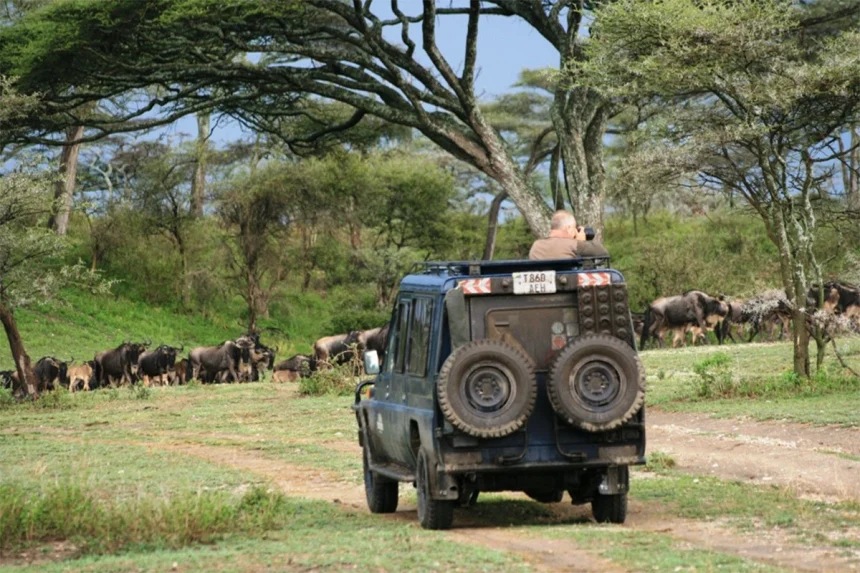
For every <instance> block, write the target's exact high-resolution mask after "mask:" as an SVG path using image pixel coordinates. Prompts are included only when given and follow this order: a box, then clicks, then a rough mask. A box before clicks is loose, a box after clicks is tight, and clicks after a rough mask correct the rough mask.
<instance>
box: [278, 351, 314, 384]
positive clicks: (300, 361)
mask: <svg viewBox="0 0 860 573" xmlns="http://www.w3.org/2000/svg"><path fill="white" fill-rule="evenodd" d="M314 370H316V364H315V363H314V359H313V357H311V356H308V355H306V354H296V355H295V356H292V357H290V358H288V359H286V360H282V361H281V362H278V363H277V364H276V365H275V371H274V372H273V373H272V381H273V382H296V381H297V380H298V379H299V378H307V377H308V376H310V375H311V374H313V372H314Z"/></svg>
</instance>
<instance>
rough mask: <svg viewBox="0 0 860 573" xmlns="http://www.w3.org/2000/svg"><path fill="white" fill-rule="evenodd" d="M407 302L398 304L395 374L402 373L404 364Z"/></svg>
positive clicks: (406, 334)
mask: <svg viewBox="0 0 860 573" xmlns="http://www.w3.org/2000/svg"><path fill="white" fill-rule="evenodd" d="M410 306H411V305H410V304H409V302H408V301H404V302H401V303H400V312H399V315H398V317H397V357H396V360H395V361H394V370H395V372H403V367H404V365H405V364H406V342H407V341H408V340H409V308H410Z"/></svg>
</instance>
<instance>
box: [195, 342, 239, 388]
mask: <svg viewBox="0 0 860 573" xmlns="http://www.w3.org/2000/svg"><path fill="white" fill-rule="evenodd" d="M242 342H243V344H242V345H240V344H237V342H236V341H233V340H227V341H225V342H223V343H222V344H220V345H218V346H201V347H199V348H195V349H193V350H192V351H191V353H190V354H189V355H188V361H189V363H190V365H191V377H192V378H194V379H196V380H200V381H201V382H224V381H226V380H227V377H228V376H229V379H232V380H233V381H238V380H239V373H238V368H239V366H240V365H241V361H242V353H243V351H246V350H247V349H248V346H246V345H245V341H244V340H243V341H242Z"/></svg>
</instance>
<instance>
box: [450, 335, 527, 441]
mask: <svg viewBox="0 0 860 573" xmlns="http://www.w3.org/2000/svg"><path fill="white" fill-rule="evenodd" d="M436 388H437V390H438V394H439V407H440V408H441V410H442V414H443V415H444V416H445V419H446V420H448V421H449V422H451V424H453V426H454V427H455V428H458V429H459V430H462V431H463V432H465V433H467V434H469V435H470V436H475V437H477V438H501V437H502V436H507V435H508V434H512V433H513V432H516V431H517V430H519V429H520V428H522V427H523V424H525V423H526V420H528V418H529V416H530V415H531V413H532V411H533V410H534V406H535V400H536V399H537V380H536V378H535V366H534V362H533V361H532V359H531V358H530V357H529V356H528V355H527V354H526V353H525V352H524V351H523V350H522V349H520V348H516V347H515V346H512V345H511V344H508V343H506V342H502V341H500V340H488V339H483V340H474V341H472V342H467V343H466V344H464V345H463V346H461V347H459V348H458V349H457V350H455V351H454V352H452V353H451V355H450V356H449V357H448V359H447V360H446V361H445V363H444V364H443V365H442V369H441V370H440V371H439V378H438V379H437V381H436Z"/></svg>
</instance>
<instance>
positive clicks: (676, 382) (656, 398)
mask: <svg viewBox="0 0 860 573" xmlns="http://www.w3.org/2000/svg"><path fill="white" fill-rule="evenodd" d="M839 347H840V352H841V354H842V355H843V357H844V358H845V359H846V362H847V363H848V364H849V365H850V366H851V367H852V368H854V370H857V371H860V338H848V339H841V340H840V341H839ZM813 348H814V345H813ZM717 354H724V355H725V356H726V357H727V360H726V361H725V365H724V366H722V367H720V368H719V369H717V368H714V369H713V370H714V371H716V374H717V375H718V377H719V375H723V376H724V378H725V384H723V386H725V392H724V393H722V394H721V395H712V396H707V397H704V396H702V395H701V392H700V391H699V390H700V388H701V386H702V384H703V379H702V376H701V375H700V374H697V373H696V370H695V369H696V365H700V364H702V363H705V362H706V361H707V360H708V359H709V358H712V357H713V356H715V355H717ZM641 356H642V361H643V363H644V364H645V369H646V372H647V375H648V396H647V402H648V404H649V405H651V406H659V407H660V408H662V409H665V410H669V411H679V412H699V413H705V414H709V415H712V416H717V417H749V418H753V419H757V420H789V421H794V422H805V423H811V424H839V425H843V426H857V425H860V415H858V412H860V380H858V379H857V378H855V377H854V376H852V375H850V374H849V373H847V372H843V371H842V368H841V366H840V365H839V363H838V361H837V360H836V358H835V356H834V355H833V353H832V350H831V349H830V348H828V355H827V359H826V360H825V363H824V366H823V368H822V372H821V373H820V374H819V376H817V377H815V378H813V379H812V380H810V381H801V380H798V379H796V378H795V377H794V376H792V375H791V373H790V370H791V356H792V349H791V345H790V344H788V343H774V344H738V345H725V346H716V345H714V346H697V347H688V348H682V349H676V350H648V351H645V352H643V353H641ZM813 360H814V357H813Z"/></svg>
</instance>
